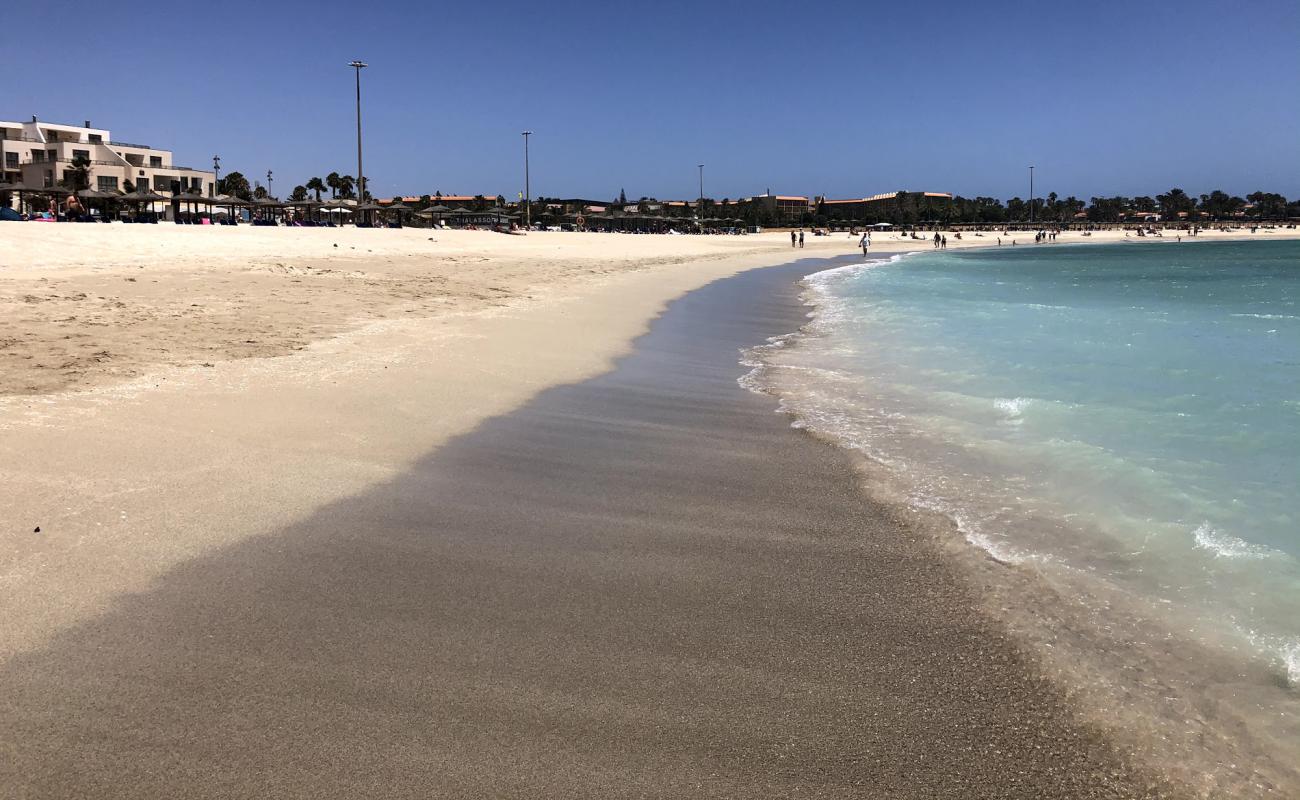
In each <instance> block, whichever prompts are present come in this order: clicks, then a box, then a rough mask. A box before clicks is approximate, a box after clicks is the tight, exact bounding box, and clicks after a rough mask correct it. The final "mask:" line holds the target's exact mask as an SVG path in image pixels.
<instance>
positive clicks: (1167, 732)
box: [741, 242, 1300, 797]
mask: <svg viewBox="0 0 1300 800" xmlns="http://www.w3.org/2000/svg"><path fill="white" fill-rule="evenodd" d="M1077 244H1078V246H1089V245H1094V246H1108V245H1111V244H1118V243H1077ZM1166 244H1169V245H1173V244H1175V243H1174V242H1166ZM925 252H926V251H924V250H921V251H916V254H917V255H924V254H925ZM905 255H906V254H902V255H894V256H892V257H890V258H889V259H879V260H877V261H876V262H875V263H873V264H850V265H845V266H844V267H834V268H831V269H829V270H826V271H823V272H820V273H815V274H813V275H809V276H808V277H807V278H805V279H804V280H803V281H802V282H801V287H802V290H803V291H802V292H801V300H802V302H803V303H804V304H805V307H807V308H809V309H811V310H810V312H809V314H808V317H809V320H808V321H806V322H805V323H804V324H802V325H800V326H799V328H798V330H796V331H794V332H791V333H787V334H784V335H781V336H777V337H773V340H775V344H771V343H769V344H768V345H759V346H757V347H755V348H751V350H750V351H749V352H748V353H747V356H746V359H747V365H749V366H751V367H752V370H751V372H750V373H749V374H748V375H746V376H745V378H744V379H743V380H742V383H741V385H742V386H744V387H745V388H748V389H750V390H751V391H755V392H758V393H761V394H764V395H767V396H770V397H772V398H774V399H776V400H777V401H778V402H779V403H780V410H781V412H782V413H783V414H784V415H786V416H788V418H790V419H791V420H792V424H793V425H794V426H796V427H799V428H800V429H801V430H804V431H806V432H807V433H808V434H809V435H810V436H812V437H814V438H816V439H818V440H820V441H825V442H827V443H828V444H830V445H831V446H834V447H836V448H837V449H839V450H842V451H843V452H845V453H846V454H848V455H850V457H851V458H852V459H853V460H854V462H855V465H856V467H857V469H858V470H859V472H860V474H861V477H862V480H861V486H860V488H861V490H862V491H863V493H864V495H865V496H866V497H868V498H869V499H870V500H871V501H872V502H875V503H880V504H882V505H884V506H886V507H888V508H891V509H893V510H894V512H895V513H896V514H898V515H899V517H900V518H901V519H904V520H906V521H907V522H908V524H910V525H912V526H914V527H915V528H916V529H917V530H921V531H928V532H929V535H931V536H933V537H934V538H935V540H936V541H937V542H938V543H939V544H940V546H941V547H943V549H944V550H945V551H946V553H947V555H948V557H950V558H951V559H952V560H953V562H954V563H955V564H957V565H959V567H960V568H961V570H962V572H963V575H964V576H965V577H966V578H967V579H968V580H970V581H971V582H972V585H973V586H975V587H976V595H977V596H978V597H979V598H980V602H981V607H982V609H983V610H984V612H985V613H988V614H990V615H991V616H993V617H994V618H997V619H999V620H1001V621H1003V622H1004V623H1005V624H1006V625H1007V626H1008V629H1009V630H1013V631H1014V632H1015V635H1016V637H1017V638H1018V640H1019V641H1021V642H1022V643H1024V644H1025V646H1026V647H1028V648H1029V649H1030V651H1031V652H1034V653H1035V655H1036V657H1037V658H1038V659H1039V662H1040V664H1041V665H1042V668H1043V670H1044V673H1045V674H1050V675H1052V679H1053V681H1054V682H1056V683H1057V684H1058V685H1059V686H1061V688H1062V689H1063V690H1064V691H1066V692H1067V693H1068V694H1069V695H1070V696H1071V697H1072V698H1073V699H1074V701H1075V702H1076V703H1077V706H1078V710H1079V713H1080V714H1081V715H1082V718H1084V719H1086V720H1088V721H1089V723H1090V724H1093V725H1096V726H1097V727H1099V728H1101V729H1104V730H1107V731H1108V732H1109V735H1111V736H1112V737H1114V740H1115V741H1117V742H1121V743H1123V745H1124V746H1125V747H1126V748H1129V749H1130V750H1131V751H1132V752H1141V753H1143V755H1142V761H1143V763H1146V764H1148V765H1150V766H1152V767H1153V768H1155V769H1157V770H1158V771H1159V772H1160V773H1161V774H1164V775H1166V776H1167V777H1169V778H1170V779H1171V780H1172V781H1173V782H1174V783H1175V784H1176V785H1180V786H1184V787H1189V788H1194V790H1195V791H1196V792H1197V796H1219V795H1221V794H1231V795H1232V796H1252V797H1253V796H1259V797H1273V796H1289V793H1290V792H1292V791H1295V790H1296V788H1297V787H1300V776H1298V775H1297V774H1296V772H1295V769H1294V765H1293V764H1288V761H1289V760H1290V757H1291V756H1290V755H1289V754H1290V753H1292V752H1294V748H1288V747H1286V746H1284V744H1283V743H1284V742H1285V741H1286V740H1287V738H1288V737H1289V735H1290V734H1289V733H1288V729H1290V728H1293V726H1291V725H1289V724H1288V723H1287V722H1286V719H1287V717H1288V716H1289V712H1288V709H1292V708H1295V697H1294V695H1293V693H1292V692H1291V691H1288V688H1290V689H1294V685H1293V684H1290V683H1288V678H1287V677H1286V676H1285V674H1279V673H1278V672H1277V670H1278V669H1285V668H1286V666H1287V665H1285V664H1284V665H1282V666H1281V667H1279V666H1278V665H1276V664H1273V663H1271V659H1272V658H1273V657H1275V656H1274V654H1271V653H1258V654H1250V655H1246V654H1242V653H1239V652H1237V647H1236V645H1235V644H1234V643H1233V642H1232V641H1230V640H1228V639H1227V638H1223V639H1222V640H1219V639H1218V638H1215V637H1211V638H1209V639H1204V638H1200V637H1192V636H1190V635H1187V634H1185V633H1184V635H1182V636H1181V638H1180V633H1183V632H1184V631H1185V630H1191V629H1193V628H1195V627H1196V626H1197V624H1198V623H1195V618H1194V616H1193V615H1191V614H1189V613H1186V612H1183V613H1182V614H1181V615H1175V614H1173V613H1172V612H1169V611H1165V615H1164V616H1163V617H1161V618H1158V619H1157V618H1155V617H1152V612H1153V611H1154V609H1152V608H1151V607H1150V606H1151V604H1152V601H1151V600H1150V599H1146V598H1142V597H1140V596H1138V595H1136V594H1134V593H1133V590H1132V589H1131V588H1129V589H1125V588H1122V587H1120V586H1118V585H1113V584H1111V583H1110V582H1109V581H1106V580H1104V579H1102V578H1100V577H1094V576H1091V575H1090V574H1088V573H1087V572H1086V571H1083V572H1077V573H1075V572H1061V571H1060V570H1055V569H1053V568H1052V565H1051V563H1050V562H1049V563H1039V562H1037V561H1036V560H1035V559H1034V558H1028V559H1026V558H1021V557H1017V558H1004V557H1002V556H1001V555H1000V554H999V550H998V548H997V547H994V546H987V545H986V544H985V543H983V542H980V541H976V540H975V539H973V538H972V534H971V533H970V532H969V531H967V530H966V529H965V528H964V526H963V525H962V523H961V522H960V521H959V518H954V516H953V513H954V512H953V511H952V510H951V509H944V510H940V509H938V508H924V507H921V506H918V505H917V502H916V500H915V498H914V497H913V496H912V492H913V488H914V487H910V486H907V485H906V482H905V481H904V480H903V479H902V478H901V476H900V475H899V474H898V472H896V470H895V466H890V465H887V464H885V463H882V462H881V461H879V460H876V459H875V458H874V457H873V455H872V454H871V453H870V452H868V451H867V450H864V449H862V448H861V447H858V446H856V445H854V444H853V443H851V442H845V441H843V440H842V438H840V437H838V436H837V435H836V434H835V433H834V431H832V430H824V429H822V426H821V425H818V424H815V423H813V422H811V421H810V420H809V419H808V418H807V415H806V414H805V413H802V412H801V411H800V409H799V407H798V406H797V405H796V406H791V405H788V404H787V398H786V396H785V393H784V392H783V391H782V388H781V385H780V383H781V379H780V378H779V377H776V376H775V374H774V375H773V376H772V377H765V375H764V373H765V372H769V371H772V370H774V369H775V370H776V371H777V372H779V370H780V367H779V366H778V367H775V368H774V367H773V365H772V364H771V363H769V357H771V356H775V357H777V358H779V357H781V356H782V355H784V354H789V353H797V352H798V349H799V347H800V346H801V345H803V344H806V343H807V341H808V340H809V339H810V338H811V339H816V338H818V337H821V336H825V335H826V334H825V331H818V329H817V328H818V325H819V324H827V323H826V322H825V321H824V320H821V318H822V317H823V316H824V314H825V313H826V298H825V297H821V296H820V295H819V294H818V291H817V290H815V289H814V288H813V287H812V286H811V285H810V283H809V280H810V279H812V278H815V277H817V276H819V275H820V276H826V275H830V274H833V273H835V272H838V271H840V270H849V271H856V270H859V269H871V268H890V266H891V264H890V262H894V261H898V260H899V259H901V258H903V257H905ZM819 320H820V322H819ZM773 340H769V342H772V341H773ZM794 367H795V369H799V367H798V362H797V359H796V360H795V365H794ZM1044 524H1045V523H1044ZM1092 535H1094V536H1101V535H1102V534H1100V533H1099V532H1094V533H1093V534H1092ZM1094 584H1095V585H1094ZM1028 609H1033V610H1032V611H1030V610H1028ZM1162 610H1164V609H1162ZM1202 635H1203V632H1202ZM1137 643H1152V646H1153V647H1156V649H1155V650H1152V651H1151V652H1146V651H1141V650H1140V649H1139V648H1137ZM1154 643H1159V645H1158V647H1157V646H1156V645H1155V644H1154ZM1292 669H1293V667H1292ZM1279 693H1280V694H1279ZM1283 704H1284V705H1283ZM1238 707H1240V708H1238ZM1248 710H1253V711H1249V713H1248Z"/></svg>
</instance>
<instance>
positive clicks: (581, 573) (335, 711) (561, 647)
mask: <svg viewBox="0 0 1300 800" xmlns="http://www.w3.org/2000/svg"><path fill="white" fill-rule="evenodd" d="M812 269H813V268H812V267H810V266H808V265H789V266H784V267H781V266H777V267H773V268H770V269H759V270H747V271H744V272H741V273H740V274H739V275H738V276H736V277H732V278H725V279H721V280H716V281H713V282H710V283H708V284H707V285H706V286H704V287H703V288H699V289H697V290H695V291H693V292H690V293H688V294H685V295H683V296H681V297H680V298H679V299H678V300H677V301H676V302H674V303H672V304H671V305H670V306H668V308H667V310H666V311H664V312H663V313H662V314H661V315H660V316H659V317H657V318H656V319H655V321H654V323H653V324H652V325H651V326H650V328H649V332H648V333H645V334H644V335H641V336H640V337H639V338H638V339H637V341H636V344H635V346H634V347H633V348H632V349H631V350H630V351H628V352H627V354H626V355H624V356H623V357H622V358H620V359H619V360H618V362H617V363H616V364H615V365H614V368H613V369H612V370H609V371H602V372H600V374H598V375H597V376H596V377H592V378H588V379H586V380H582V381H579V382H575V383H569V384H566V385H562V386H555V387H552V388H548V389H545V390H544V391H542V392H540V393H539V394H537V395H535V396H534V397H532V398H531V399H530V400H529V401H528V402H527V403H525V404H524V405H522V406H520V407H518V408H516V409H515V410H513V411H510V412H508V413H504V414H500V415H496V416H493V417H492V418H491V419H489V420H488V421H486V422H483V423H481V424H478V425H476V426H474V427H473V428H471V429H469V430H467V431H466V432H464V433H463V434H461V435H459V436H457V437H455V438H453V439H452V440H450V441H449V442H448V443H447V444H445V445H444V446H442V447H440V448H438V449H436V450H434V451H433V452H432V453H428V454H425V455H423V456H421V457H420V458H419V459H417V460H416V461H415V462H414V463H413V464H412V465H411V466H410V467H409V468H408V469H406V470H403V471H402V472H401V473H399V474H395V475H392V476H389V477H388V478H387V479H385V480H383V481H380V482H378V483H376V484H375V485H374V486H372V487H370V488H368V489H366V490H365V491H362V492H359V493H356V494H353V495H351V496H349V497H347V498H345V499H342V500H340V501H337V502H333V503H330V504H328V505H326V506H324V507H322V508H320V509H319V510H317V511H315V512H314V513H312V514H310V515H308V516H306V517H304V518H301V519H297V520H294V521H292V522H290V523H289V524H288V525H286V526H284V527H283V528H281V529H279V530H277V531H275V532H274V533H273V534H272V535H269V536H260V537H255V538H252V539H248V540H245V541H242V542H234V543H230V544H228V545H226V546H223V547H222V548H220V549H217V550H214V551H212V552H210V553H207V554H205V555H204V556H202V557H200V558H197V559H193V560H188V561H186V562H185V563H183V564H179V565H177V566H176V567H174V568H172V569H169V570H167V571H165V572H163V573H162V574H160V575H158V576H157V577H156V578H155V579H154V580H153V581H152V582H151V583H150V585H149V586H148V587H147V588H145V589H144V590H143V591H141V592H139V593H136V594H133V595H125V596H121V597H119V598H117V599H115V600H114V601H112V602H111V603H110V604H108V605H107V607H106V608H105V609H104V610H103V611H102V613H100V614H98V615H96V616H95V618H93V619H92V620H88V621H86V622H84V623H82V624H78V625H75V626H73V627H70V628H67V629H65V630H64V631H63V632H61V633H60V634H58V635H57V636H55V637H54V638H53V639H51V640H50V641H49V642H47V643H45V644H44V645H43V646H41V647H40V648H37V649H35V650H32V651H29V652H27V653H25V654H22V655H19V656H17V657H15V658H12V659H10V660H9V662H8V663H7V664H6V665H4V666H3V667H0V683H3V684H4V685H6V688H7V691H6V692H4V693H0V696H3V697H5V701H4V703H3V705H2V706H0V708H3V709H4V716H5V717H6V718H7V721H8V723H9V725H8V726H7V730H8V731H9V733H8V734H7V736H8V737H9V738H10V742H9V744H8V749H9V751H10V752H11V754H12V756H13V759H12V761H11V762H10V763H9V765H8V767H7V769H9V770H11V772H12V774H11V775H10V776H8V777H7V779H6V783H7V784H9V785H15V786H16V785H23V784H20V783H18V782H17V781H23V782H24V783H25V784H26V785H28V786H31V787H33V788H34V789H35V790H36V795H37V796H41V795H44V794H49V795H55V794H68V793H76V791H78V790H83V789H86V788H88V787H96V788H97V789H98V790H99V791H98V792H96V793H97V794H99V795H101V796H111V795H112V794H114V790H115V789H117V788H118V787H120V786H122V785H123V784H126V783H129V784H130V785H131V793H132V796H142V797H147V796H169V795H174V794H178V793H184V794H187V796H196V797H201V796H214V797H215V796H223V795H229V794H239V793H248V792H253V793H259V792H260V793H265V791H267V790H268V787H270V786H274V787H275V790H276V792H275V793H277V794H279V795H280V796H308V795H310V796H321V795H322V794H323V795H331V794H333V795H338V794H339V793H343V794H352V795H358V794H372V795H373V794H376V793H389V794H392V793H395V792H398V791H400V790H402V789H403V787H407V788H410V789H412V790H416V789H417V787H424V790H427V789H428V787H429V786H431V785H436V786H439V787H440V788H441V789H442V790H444V791H449V792H457V791H460V792H470V793H476V794H491V795H493V796H538V794H563V795H565V796H590V797H602V798H603V797H620V796H683V795H692V796H714V797H753V796H761V795H779V796H817V797H836V796H843V797H858V796H861V794H862V792H863V791H864V790H865V791H868V792H872V793H873V794H874V795H875V796H898V797H904V796H916V795H917V794H921V793H924V794H928V795H929V794H932V795H934V796H980V797H1008V798H1010V797H1024V798H1028V797H1034V798H1054V797H1061V798H1082V797H1116V798H1118V797H1126V798H1128V797H1167V796H1173V795H1171V793H1170V790H1168V789H1167V788H1166V787H1163V786H1162V785H1161V784H1159V783H1158V782H1156V781H1153V780H1152V779H1151V778H1150V777H1149V776H1146V775H1144V774H1143V773H1142V772H1141V771H1140V770H1138V769H1137V768H1135V767H1133V766H1132V765H1131V764H1129V763H1128V759H1127V758H1126V757H1124V756H1123V755H1122V754H1121V753H1118V752H1116V751H1115V750H1114V749H1113V747H1112V745H1111V744H1109V743H1108V742H1107V741H1105V740H1104V739H1103V738H1102V737H1100V736H1099V735H1098V734H1096V733H1095V732H1094V731H1092V730H1091V729H1089V728H1088V727H1087V726H1083V725H1080V724H1079V723H1078V722H1076V721H1075V720H1074V718H1073V714H1072V712H1071V711H1070V710H1069V704H1068V700H1067V699H1066V698H1065V697H1063V696H1061V695H1060V694H1059V692H1058V690H1057V689H1055V688H1054V687H1053V686H1052V684H1050V682H1048V681H1047V680H1046V679H1045V678H1044V677H1043V676H1041V675H1039V674H1038V673H1037V672H1036V670H1035V669H1034V667H1033V665H1032V661H1031V660H1030V659H1028V658H1027V657H1026V656H1025V655H1024V654H1023V653H1022V651H1021V650H1020V649H1019V647H1018V646H1017V645H1016V644H1015V643H1014V642H1013V641H1012V640H1011V639H1010V638H1009V637H1008V636H1007V635H1006V634H1005V633H1004V632H1002V629H1001V626H1000V625H999V624H997V623H995V622H993V621H992V620H990V619H987V618H984V617H983V616H982V615H980V614H972V613H971V609H972V608H973V607H974V600H973V598H972V597H971V596H970V595H969V594H968V591H967V590H966V589H965V588H963V584H962V582H961V580H959V579H958V578H956V576H955V575H954V574H953V573H952V572H951V566H950V564H949V562H948V560H947V559H946V557H945V556H943V555H942V553H940V552H939V551H938V550H935V549H934V548H933V547H932V546H931V545H930V544H927V542H928V539H927V538H926V537H925V536H923V535H922V536H917V535H915V533H914V532H909V531H908V529H907V528H906V527H903V526H900V524H899V522H898V521H897V520H896V519H894V518H892V517H891V516H890V515H889V513H888V512H887V511H885V510H884V509H883V507H879V506H875V505H873V504H871V503H868V502H866V501H865V500H864V499H863V497H862V496H861V495H860V494H859V480H860V479H859V477H858V475H857V473H856V471H855V470H854V469H853V468H852V466H851V465H850V464H849V463H848V460H847V458H846V457H845V456H844V455H843V454H842V453H841V452H840V451H839V450H838V449H833V448H830V447H829V446H827V445H825V444H822V443H819V442H818V441H816V440H815V439H813V438H811V437H808V436H805V435H804V434H803V433H801V432H799V431H795V430H791V429H790V427H789V426H788V424H787V423H786V422H785V420H784V419H783V418H781V417H780V416H779V415H776V414H773V413H772V412H773V408H772V404H771V402H770V401H769V400H768V399H766V398H761V397H759V396H757V395H753V394H751V393H749V392H746V391H745V390H743V389H741V388H740V387H739V386H737V384H736V380H737V378H738V377H739V376H740V375H741V374H742V373H743V372H744V368H743V367H741V366H740V365H739V364H738V363H737V360H736V353H737V350H738V348H739V347H742V346H744V345H746V344H749V343H752V342H754V341H755V340H756V339H758V340H761V336H762V335H764V332H768V331H771V330H773V329H774V328H776V327H779V326H781V325H788V324H793V323H795V322H796V321H797V320H798V318H799V313H800V310H801V306H800V305H799V304H798V300H797V297H796V296H795V294H796V292H795V287H794V285H793V279H794V278H795V277H797V276H798V275H800V274H806V273H807V272H809V271H812ZM96 698H103V699H104V700H97V699H96ZM73 764H75V765H76V769H73V768H71V767H72V765H73ZM299 764H310V765H311V769H310V770H306V769H300V768H299V767H298V766H297V765H299ZM180 789H185V790H187V791H180Z"/></svg>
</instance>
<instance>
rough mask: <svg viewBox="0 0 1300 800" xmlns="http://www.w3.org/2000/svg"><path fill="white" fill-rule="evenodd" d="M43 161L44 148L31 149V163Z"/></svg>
mask: <svg viewBox="0 0 1300 800" xmlns="http://www.w3.org/2000/svg"><path fill="white" fill-rule="evenodd" d="M43 161H45V151H44V150H33V151H32V163H33V164H39V163H41V162H43Z"/></svg>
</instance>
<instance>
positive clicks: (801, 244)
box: [799, 230, 803, 248]
mask: <svg viewBox="0 0 1300 800" xmlns="http://www.w3.org/2000/svg"><path fill="white" fill-rule="evenodd" d="M799 247H801V248H802V247H803V230H800V231H799Z"/></svg>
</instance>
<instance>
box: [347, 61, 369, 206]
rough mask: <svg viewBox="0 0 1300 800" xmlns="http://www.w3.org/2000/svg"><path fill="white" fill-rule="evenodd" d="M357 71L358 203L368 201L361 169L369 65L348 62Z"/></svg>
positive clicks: (361, 62)
mask: <svg viewBox="0 0 1300 800" xmlns="http://www.w3.org/2000/svg"><path fill="white" fill-rule="evenodd" d="M348 66H349V67H352V68H353V69H355V70H356V71H357V204H358V205H360V204H362V203H364V202H366V174H365V173H364V172H362V171H361V70H362V69H364V68H365V67H367V66H369V64H366V63H365V62H364V61H352V62H349V63H348Z"/></svg>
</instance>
